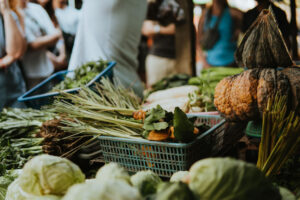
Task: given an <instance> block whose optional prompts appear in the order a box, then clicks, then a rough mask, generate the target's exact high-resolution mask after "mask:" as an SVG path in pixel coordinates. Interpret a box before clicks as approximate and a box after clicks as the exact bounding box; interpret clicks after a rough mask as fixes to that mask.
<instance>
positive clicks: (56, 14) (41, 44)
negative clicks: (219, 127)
mask: <svg viewBox="0 0 300 200" xmlns="http://www.w3.org/2000/svg"><path fill="white" fill-rule="evenodd" d="M0 6H1V7H0V9H1V15H0V19H1V20H0V92H1V95H0V109H2V108H3V107H9V106H13V107H22V106H24V105H22V104H20V103H18V102H17V101H16V99H17V97H19V96H20V95H22V94H23V93H24V92H25V91H26V90H28V89H31V88H33V87H34V86H36V85H37V84H38V83H40V82H41V81H43V80H44V79H46V78H47V77H49V76H50V75H51V74H53V73H54V72H56V71H60V70H63V69H69V70H73V69H75V68H77V67H79V66H80V65H82V64H84V63H85V62H88V61H93V60H97V59H99V58H102V59H105V60H112V61H116V62H117V66H116V68H115V69H114V75H115V76H116V77H117V78H119V79H120V81H121V82H122V83H123V84H124V85H125V86H126V87H131V88H133V90H134V91H135V92H136V93H137V94H138V95H140V96H142V95H143V90H144V88H145V86H146V87H151V85H153V84H154V83H155V82H157V81H158V80H160V79H162V78H163V77H165V76H168V75H171V74H176V73H178V72H179V70H178V69H177V67H176V58H177V57H178V45H176V31H178V30H179V29H180V25H182V24H184V23H188V22H187V19H188V18H187V15H188V14H189V13H188V12H189V11H188V10H187V9H186V8H184V7H183V6H182V5H181V3H180V1H179V0H147V1H146V0H126V1H125V0H109V1H108V0H102V1H101V0H94V1H92V0H85V1H83V5H82V8H81V9H80V10H78V9H76V8H73V7H71V6H69V5H68V1H67V0H0ZM270 7H271V8H272V10H273V12H274V16H275V18H276V20H277V22H278V25H279V28H280V30H281V32H282V35H283V37H284V39H285V41H286V44H287V47H290V38H289V37H290V31H289V29H290V28H289V22H288V21H287V18H286V15H285V12H284V11H283V10H281V9H280V8H279V7H277V6H276V5H275V4H274V3H272V2H271V1H270V0H257V6H256V7H255V8H253V9H251V10H249V11H247V12H246V13H243V12H242V11H240V10H238V9H236V8H232V7H230V6H229V5H228V2H227V0H213V1H212V3H211V4H209V5H206V6H201V17H200V20H199V22H198V24H197V27H196V28H195V30H197V32H196V41H195V43H196V44H195V46H196V47H197V51H196V52H197V58H198V64H199V65H198V67H200V68H208V67H218V66H231V67H235V66H236V63H235V61H234V52H235V50H236V48H237V44H238V40H239V38H240V36H241V35H242V34H243V33H245V32H246V31H247V29H248V28H249V27H250V26H251V24H252V23H253V22H254V21H255V19H256V18H257V16H258V15H259V13H260V12H261V11H262V10H263V9H267V8H270ZM188 33H189V32H188V31H187V37H186V39H187V40H191V37H189V36H188ZM75 36H76V37H75ZM141 38H142V39H141ZM139 67H140V69H142V72H144V74H146V76H144V74H143V73H142V74H138V72H137V71H138V68H139ZM181 67H189V66H181ZM143 69H144V71H143ZM139 71H141V70H139ZM143 82H144V83H143Z"/></svg>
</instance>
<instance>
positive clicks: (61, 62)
mask: <svg viewBox="0 0 300 200" xmlns="http://www.w3.org/2000/svg"><path fill="white" fill-rule="evenodd" d="M58 50H59V55H58V56H56V55H55V54H53V53H52V52H50V51H48V52H47V56H48V58H49V59H50V60H51V62H52V63H53V65H54V67H55V70H61V69H63V68H64V67H66V66H67V62H66V58H67V56H66V48H65V44H62V45H60V46H59V48H58Z"/></svg>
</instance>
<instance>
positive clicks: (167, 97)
mask: <svg viewBox="0 0 300 200" xmlns="http://www.w3.org/2000/svg"><path fill="white" fill-rule="evenodd" d="M242 71H243V69H242V68H229V67H214V68H209V69H203V70H202V71H201V75H200V76H198V77H193V78H189V79H184V81H181V80H177V79H175V78H179V77H181V76H182V75H177V76H178V77H176V76H172V77H167V78H164V79H162V80H161V81H159V82H157V83H156V84H155V85H154V86H155V87H154V88H155V89H153V90H151V93H150V94H149V95H147V97H146V99H145V103H144V104H143V108H144V109H152V108H155V107H156V106H157V105H160V106H161V107H162V108H163V109H165V110H167V111H169V112H173V111H174V109H175V107H179V108H180V109H181V110H183V111H184V112H186V113H189V112H190V113H191V112H208V111H215V110H216V109H215V107H214V104H213V100H214V99H213V97H214V90H215V87H216V85H217V84H218V83H219V82H220V81H221V80H222V79H223V78H225V77H227V76H231V75H235V74H238V73H240V72H242ZM187 77H188V76H187ZM173 79H175V80H177V81H175V80H173ZM171 81H174V82H171ZM165 85H168V86H166V87H165ZM174 86H175V87H174Z"/></svg>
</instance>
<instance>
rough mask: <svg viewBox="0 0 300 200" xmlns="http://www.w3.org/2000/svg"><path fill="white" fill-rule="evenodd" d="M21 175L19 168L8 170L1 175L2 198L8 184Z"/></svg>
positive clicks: (1, 198)
mask: <svg viewBox="0 0 300 200" xmlns="http://www.w3.org/2000/svg"><path fill="white" fill-rule="evenodd" d="M18 176H19V170H10V171H7V172H6V174H5V175H4V176H0V200H4V199H5V196H6V191H7V188H8V186H9V185H10V184H11V183H12V182H13V181H14V180H15V179H16V178H18Z"/></svg>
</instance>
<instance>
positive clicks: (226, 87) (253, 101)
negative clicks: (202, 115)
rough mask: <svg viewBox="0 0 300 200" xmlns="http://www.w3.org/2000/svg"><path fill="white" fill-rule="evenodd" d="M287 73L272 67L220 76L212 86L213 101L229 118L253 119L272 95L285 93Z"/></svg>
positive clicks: (287, 84)
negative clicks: (213, 92) (225, 76)
mask: <svg viewBox="0 0 300 200" xmlns="http://www.w3.org/2000/svg"><path fill="white" fill-rule="evenodd" d="M290 93H291V87H290V83H289V79H288V76H286V75H285V74H284V73H283V72H282V71H277V70H276V69H271V68H269V69H250V70H246V71H244V72H242V73H241V74H238V75H235V76H230V77H227V78H225V79H223V80H222V81H221V82H220V83H219V84H218V85H217V87H216V89H215V99H214V103H215V106H216V108H217V109H218V111H219V112H220V113H221V114H222V115H223V116H224V117H225V118H227V119H228V120H230V121H248V120H253V119H257V117H259V114H262V113H263V112H264V110H265V108H266V106H267V103H268V99H269V98H270V97H272V96H274V95H275V94H279V95H282V96H287V98H288V100H289V96H290Z"/></svg>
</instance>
